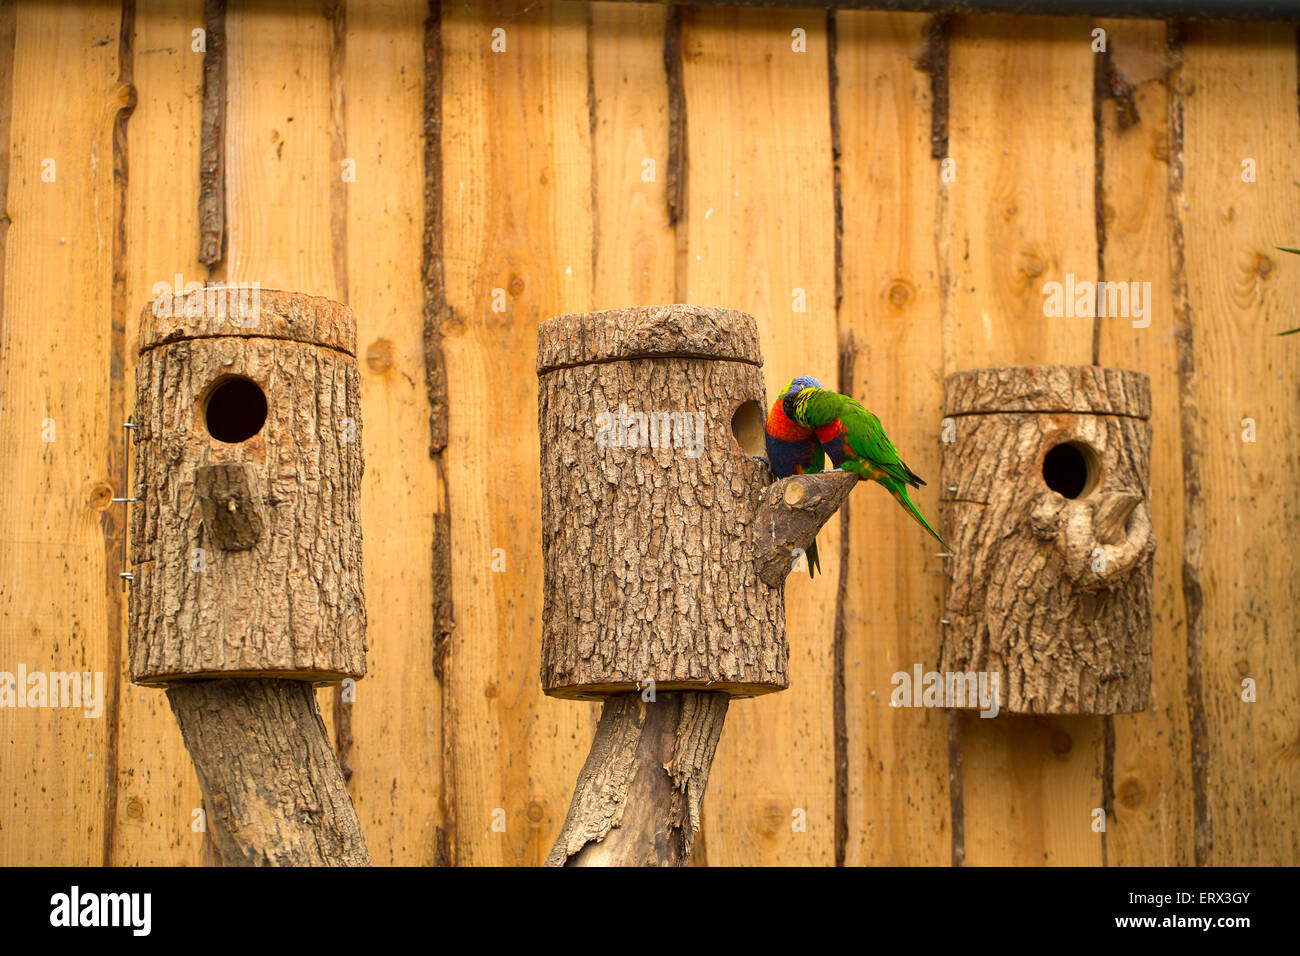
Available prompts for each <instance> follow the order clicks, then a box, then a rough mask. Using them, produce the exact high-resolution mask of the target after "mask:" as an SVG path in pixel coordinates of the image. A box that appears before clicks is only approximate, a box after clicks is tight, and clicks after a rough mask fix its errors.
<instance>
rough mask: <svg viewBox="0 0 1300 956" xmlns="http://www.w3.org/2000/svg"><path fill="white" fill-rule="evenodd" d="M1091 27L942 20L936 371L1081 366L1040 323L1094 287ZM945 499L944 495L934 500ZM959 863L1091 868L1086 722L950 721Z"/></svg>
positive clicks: (1095, 770) (1093, 730)
mask: <svg viewBox="0 0 1300 956" xmlns="http://www.w3.org/2000/svg"><path fill="white" fill-rule="evenodd" d="M1090 31H1091V24H1090V22H1089V21H1086V20H1078V19H1045V18H1037V17H1016V18H1015V19H1014V20H1011V19H1008V18H1005V17H979V18H967V17H957V18H954V20H953V21H952V23H951V29H950V48H949V71H950V73H949V91H950V92H949V96H950V100H949V104H950V105H949V108H950V113H949V122H948V136H949V140H948V141H949V152H950V155H951V157H952V158H953V160H954V163H955V167H954V169H955V174H956V179H955V181H953V182H951V183H945V182H943V181H942V179H941V180H940V216H941V219H942V220H943V222H944V225H943V226H941V228H940V235H939V246H940V253H939V254H940V260H941V264H942V267H943V268H944V270H945V273H946V280H945V287H946V292H945V297H944V304H943V311H944V322H945V336H944V339H945V357H946V361H945V363H944V366H945V369H946V370H947V371H948V372H953V371H957V370H959V369H965V368H979V367H983V366H990V365H1021V364H1039V363H1043V364H1050V363H1070V364H1075V363H1077V364H1085V365H1086V364H1090V363H1091V361H1092V333H1093V325H1092V320H1091V319H1086V318H1080V319H1073V318H1050V319H1049V318H1047V317H1045V315H1044V309H1043V304H1044V299H1045V296H1044V294H1043V291H1042V290H1043V284H1044V283H1046V282H1048V281H1058V282H1064V281H1065V278H1066V275H1067V273H1073V274H1074V275H1075V276H1078V277H1083V276H1087V277H1088V278H1090V279H1091V278H1093V277H1094V276H1095V273H1096V263H1097V253H1096V227H1095V223H1094V215H1095V210H1094V205H1093V199H1094V157H1093V154H1094V142H1093V115H1092V90H1093V65H1094V64H1093V56H1094V55H1095V54H1093V53H1092V51H1091V33H1090ZM945 493H946V492H945ZM960 721H961V737H962V747H963V750H962V764H963V770H964V772H963V777H962V786H963V799H964V807H965V853H966V861H967V862H968V863H971V864H975V865H986V864H1001V865H1012V864H1022V865H1028V864H1043V863H1050V864H1067V865H1088V864H1096V863H1100V861H1101V840H1100V834H1098V833H1095V832H1093V830H1092V819H1093V816H1092V811H1093V810H1094V809H1095V808H1099V807H1101V805H1102V792H1101V779H1100V772H1101V765H1102V751H1103V722H1102V720H1101V719H1100V718H1087V717H1084V718H1042V719H1040V718H1023V717H1010V716H1007V715H1003V716H1002V717H999V718H996V719H992V720H986V719H982V718H980V717H978V716H977V715H973V714H966V715H963V716H962V717H961V718H960Z"/></svg>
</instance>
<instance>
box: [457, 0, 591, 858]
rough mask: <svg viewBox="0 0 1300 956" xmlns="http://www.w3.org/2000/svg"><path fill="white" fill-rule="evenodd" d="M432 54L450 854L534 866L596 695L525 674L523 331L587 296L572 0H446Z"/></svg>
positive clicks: (531, 442) (586, 137)
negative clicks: (442, 314)
mask: <svg viewBox="0 0 1300 956" xmlns="http://www.w3.org/2000/svg"><path fill="white" fill-rule="evenodd" d="M496 28H501V29H503V30H504V31H505V35H504V36H505V44H506V49H505V52H502V53H494V52H493V51H492V49H491V43H492V30H493V29H496ZM442 65H443V86H442V121H443V122H442V148H443V215H442V226H443V239H442V242H443V249H444V253H445V270H446V295H447V301H448V305H449V306H450V308H451V310H452V315H451V316H450V317H449V318H448V319H447V320H446V321H445V322H444V324H443V328H442V330H441V331H442V335H443V343H442V344H443V349H444V352H445V354H446V362H447V376H448V390H449V393H450V395H451V398H452V401H451V409H450V420H449V443H448V447H447V460H448V462H449V473H448V481H449V489H450V513H451V535H452V555H453V562H452V575H451V579H452V600H453V602H454V609H455V617H456V625H455V630H454V632H453V634H452V636H451V638H450V641H449V650H448V652H447V658H446V675H447V684H446V686H445V689H444V693H445V694H446V698H445V701H446V703H445V705H444V714H445V715H446V719H447V721H448V723H447V727H446V735H447V739H448V740H449V741H451V751H450V754H449V756H448V760H449V761H450V766H449V772H448V774H447V776H448V779H449V784H448V785H449V786H450V787H451V788H452V789H451V791H450V793H449V794H448V795H447V800H448V801H449V803H450V804H451V806H452V807H453V809H454V824H455V830H454V833H453V834H452V839H453V847H452V858H453V859H454V861H455V862H456V863H459V864H478V865H482V864H512V865H530V866H531V865H537V864H540V863H541V861H542V860H543V859H544V858H545V856H546V853H547V852H548V851H549V850H550V847H551V843H552V842H553V841H554V840H555V837H556V834H558V833H559V830H560V825H561V823H562V822H563V820H564V814H565V811H566V810H567V809H568V803H569V797H570V795H571V794H572V791H573V786H574V783H575V782H576V780H577V774H578V771H579V769H580V768H581V766H582V761H583V759H584V757H585V755H586V752H587V748H588V746H589V745H590V743H591V735H592V732H593V731H594V728H595V712H596V708H595V707H594V706H592V705H588V704H575V703H572V702H569V701H557V700H551V699H549V698H544V697H543V696H542V695H541V693H540V686H539V677H538V670H537V668H538V643H537V642H538V635H539V634H540V633H541V622H540V616H541V610H542V568H541V563H540V562H539V561H538V560H537V554H538V547H539V542H540V541H541V521H540V511H541V509H540V500H539V498H540V490H539V486H538V482H539V475H538V470H537V456H538V439H537V411H536V410H537V376H536V373H535V371H534V361H535V359H534V357H535V354H536V353H535V349H536V334H537V333H536V327H537V323H538V322H539V321H541V320H542V319H544V318H547V317H548V316H551V315H556V314H559V313H563V312H572V311H583V310H585V309H587V308H589V307H590V303H591V290H592V272H591V258H592V256H591V248H592V239H591V235H592V208H591V137H590V128H589V123H590V117H589V112H588V104H587V66H586V65H587V11H586V8H585V7H583V6H581V5H577V4H568V3H555V2H542V3H537V2H525V0H512V2H506V3H492V4H484V5H481V6H480V5H474V6H473V8H472V9H466V7H465V6H462V5H460V4H447V5H444V7H443V9H442ZM494 289H501V290H504V292H505V303H506V311H504V312H494V311H493V310H492V304H493V290H494ZM497 548H500V549H502V551H503V553H504V560H505V570H504V571H500V572H496V571H493V570H492V562H493V551H494V549H497ZM498 808H499V809H501V810H504V811H505V816H504V819H505V831H504V832H494V830H493V829H492V824H493V821H494V811H495V810H497V809H498Z"/></svg>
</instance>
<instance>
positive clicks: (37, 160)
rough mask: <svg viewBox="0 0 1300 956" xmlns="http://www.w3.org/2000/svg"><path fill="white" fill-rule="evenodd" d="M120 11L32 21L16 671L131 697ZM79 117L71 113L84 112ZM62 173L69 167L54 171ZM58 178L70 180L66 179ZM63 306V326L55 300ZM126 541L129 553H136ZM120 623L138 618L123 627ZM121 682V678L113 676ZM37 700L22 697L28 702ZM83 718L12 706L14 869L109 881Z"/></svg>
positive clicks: (15, 319) (97, 728) (14, 513)
mask: <svg viewBox="0 0 1300 956" xmlns="http://www.w3.org/2000/svg"><path fill="white" fill-rule="evenodd" d="M121 16H122V12H121V10H120V9H118V8H117V7H114V6H100V5H96V4H86V5H80V4H67V5H60V6H47V5H43V4H22V5H19V6H18V7H17V9H16V11H14V17H15V20H14V24H15V38H14V44H13V65H12V73H11V74H10V75H11V78H12V93H11V98H10V100H9V102H10V104H11V105H10V116H9V121H8V137H7V140H6V142H5V143H4V144H3V148H4V149H5V150H6V151H7V152H8V154H9V161H8V168H9V176H8V195H7V196H6V197H5V200H4V203H5V215H6V216H7V217H8V220H9V227H8V231H7V235H6V237H5V248H4V252H5V270H4V274H5V285H4V290H3V304H2V305H0V459H2V460H3V461H4V468H3V479H0V506H2V507H3V512H4V514H5V515H6V516H7V518H6V521H5V524H4V530H3V532H0V661H3V662H4V663H3V664H2V665H0V666H3V667H4V669H5V670H6V672H8V673H10V674H13V675H14V677H8V678H6V681H14V682H15V683H16V673H15V672H16V671H17V670H18V667H19V665H22V666H24V667H25V668H26V670H27V672H28V673H29V674H32V673H34V672H49V671H56V672H73V671H76V672H91V673H92V674H94V673H96V672H98V673H100V674H102V675H103V678H104V682H105V684H107V683H109V682H113V681H114V680H115V679H116V674H114V673H113V668H112V666H111V661H112V660H114V657H113V656H112V655H113V653H115V650H111V649H110V642H113V643H114V644H115V643H116V641H117V635H116V634H109V633H108V629H109V626H108V622H109V621H111V620H114V619H115V618H114V615H115V613H116V612H115V611H114V609H113V608H112V607H111V606H110V605H111V604H113V603H114V602H118V601H120V600H122V594H121V591H120V586H119V585H117V584H116V582H114V585H113V586H112V589H111V591H110V590H109V587H108V586H107V584H106V582H107V580H108V578H109V577H113V576H115V572H113V571H112V570H111V567H110V566H109V563H110V562H111V563H112V564H113V565H116V564H120V562H121V556H120V555H121V552H120V550H118V549H110V548H109V547H108V546H107V543H108V540H109V538H110V536H111V535H112V528H113V527H114V523H115V522H118V521H120V517H121V516H120V515H109V514H107V511H108V509H111V508H117V507H119V505H115V504H112V503H110V501H109V499H110V498H112V497H115V496H120V495H119V491H120V488H119V487H118V486H117V485H115V484H114V481H113V478H114V472H113V471H112V468H113V466H112V463H111V462H110V456H109V448H108V439H107V437H106V434H107V430H108V429H109V428H117V427H119V426H120V424H121V420H120V418H118V417H117V416H118V413H117V410H116V409H114V410H112V411H111V412H110V411H109V395H110V393H111V389H112V381H111V379H112V364H113V362H112V354H111V353H112V349H111V334H112V325H111V323H110V322H108V321H106V320H105V309H106V305H107V303H110V302H111V301H112V279H113V276H112V270H113V262H112V253H113V242H112V236H113V234H114V229H115V224H114V221H113V216H114V209H115V202H114V185H113V132H114V124H115V122H116V119H117V113H118V110H119V109H120V108H121V107H122V106H123V105H124V103H125V99H124V97H125V96H126V91H125V90H120V89H119V88H118V81H117V77H118V70H119V62H118V32H119V26H120V22H121ZM74 103H75V104H77V106H76V107H75V108H69V104H74ZM51 162H52V163H53V165H52V166H51V165H50V163H51ZM50 175H52V176H53V179H52V180H51V179H49V176H50ZM52 290H60V291H59V300H60V306H59V308H58V309H57V316H53V314H52V312H51V298H50V296H51V292H52ZM113 540H118V541H120V538H116V539H113ZM119 620H120V619H119ZM105 672H107V673H105ZM29 689H30V688H29V687H21V688H20V687H14V688H13V689H12V690H13V693H15V694H18V693H22V694H27V692H28V691H29ZM112 732H113V728H112V727H110V726H109V722H108V721H107V720H105V719H104V717H103V716H102V715H101V716H100V717H98V718H95V717H86V716H84V715H83V709H80V708H79V709H72V708H70V707H48V706H47V707H35V708H26V707H25V708H22V709H15V708H11V707H5V708H3V709H0V741H3V748H4V749H3V754H2V755H0V762H2V763H3V766H4V768H5V769H4V773H3V776H2V778H0V794H2V795H0V859H3V860H4V861H5V862H6V863H9V864H15V865H16V864H29V865H30V864H46V865H60V864H61V865H80V866H95V865H99V864H101V863H102V862H103V858H104V827H105V817H104V814H105V807H106V804H107V803H108V787H109V786H110V785H111V782H110V781H109V780H108V776H109V767H110V764H109V759H108V758H109V752H110V747H111V743H110V735H111V734H112Z"/></svg>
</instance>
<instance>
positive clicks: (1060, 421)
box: [940, 366, 1155, 714]
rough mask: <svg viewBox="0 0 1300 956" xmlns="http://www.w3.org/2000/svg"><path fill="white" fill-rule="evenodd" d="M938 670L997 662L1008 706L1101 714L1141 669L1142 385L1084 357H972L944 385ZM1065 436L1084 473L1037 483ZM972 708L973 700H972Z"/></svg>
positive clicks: (1146, 541) (1144, 551)
mask: <svg viewBox="0 0 1300 956" xmlns="http://www.w3.org/2000/svg"><path fill="white" fill-rule="evenodd" d="M945 409H946V415H947V416H948V417H951V418H952V419H953V424H954V425H955V433H954V435H953V436H952V437H953V438H954V440H953V441H951V442H946V443H945V444H944V457H943V469H944V476H943V486H944V489H945V491H944V496H943V521H944V526H945V532H946V533H945V536H946V537H947V539H948V541H949V542H951V543H952V545H953V548H954V551H955V552H956V554H955V557H954V558H953V559H952V560H950V561H949V562H948V563H947V565H946V576H947V581H946V588H945V593H944V618H945V621H946V623H945V624H944V625H943V649H942V654H941V658H940V670H941V671H944V672H961V673H965V672H970V671H988V672H990V673H997V674H999V679H998V681H999V707H1000V709H1002V710H1006V711H1009V712H1012V713H1035V714H1042V713H1051V714H1113V713H1125V712H1130V711H1137V710H1142V709H1144V708H1145V707H1146V706H1147V700H1148V693H1149V690H1150V682H1151V589H1152V554H1153V552H1154V549H1155V536H1154V535H1153V533H1152V528H1151V513H1150V508H1149V504H1148V502H1149V496H1150V486H1149V481H1150V474H1149V473H1150V465H1149V457H1150V444H1151V427H1150V425H1149V424H1148V423H1147V421H1146V418H1147V416H1148V415H1149V413H1150V387H1149V382H1148V379H1147V376H1145V375H1143V374H1141V373H1137V372H1127V371H1121V370H1117V369H1100V368H1094V367H1066V366H1062V367H1028V368H1002V369H980V370H977V371H973V372H962V373H958V374H956V375H953V376H951V377H950V378H949V380H948V383H947V398H946V404H945ZM1067 442H1069V443H1073V444H1075V446H1076V447H1077V448H1079V449H1080V451H1081V453H1082V455H1083V457H1084V459H1085V461H1086V462H1088V473H1089V479H1088V481H1087V483H1086V484H1085V486H1084V487H1083V489H1082V491H1081V492H1080V493H1079V494H1078V495H1077V497H1074V498H1066V497H1065V496H1063V495H1062V494H1061V493H1059V492H1058V491H1054V490H1052V489H1051V488H1049V487H1048V485H1047V483H1046V480H1045V478H1044V458H1045V456H1046V455H1047V453H1048V452H1049V451H1051V450H1052V449H1053V448H1055V447H1056V446H1057V445H1060V444H1063V443H1067ZM970 706H974V702H970Z"/></svg>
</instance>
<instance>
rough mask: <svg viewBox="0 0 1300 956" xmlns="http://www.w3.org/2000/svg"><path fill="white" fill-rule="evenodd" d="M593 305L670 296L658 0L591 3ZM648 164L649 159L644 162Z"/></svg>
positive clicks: (664, 11)
mask: <svg viewBox="0 0 1300 956" xmlns="http://www.w3.org/2000/svg"><path fill="white" fill-rule="evenodd" d="M590 9H591V32H590V40H589V42H590V44H591V54H590V57H591V90H592V97H593V102H592V109H593V114H592V140H591V149H592V163H591V166H592V171H591V177H592V181H591V192H592V196H593V197H594V198H593V202H594V204H595V222H596V228H595V234H596V245H595V249H594V252H595V256H596V263H595V273H594V281H595V292H594V297H593V304H592V308H595V309H613V308H620V307H623V306H629V305H655V304H658V303H667V302H672V301H674V299H675V296H674V291H675V290H674V262H675V256H676V246H675V244H674V232H673V227H672V225H671V224H670V223H669V221H668V203H667V201H666V198H665V193H664V188H665V183H666V182H667V180H668V78H667V74H666V73H665V71H664V62H663V57H664V23H665V20H666V18H667V16H668V9H669V8H668V7H667V6H666V5H665V4H660V3H592V4H591V8H590ZM647 161H648V162H647Z"/></svg>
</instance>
